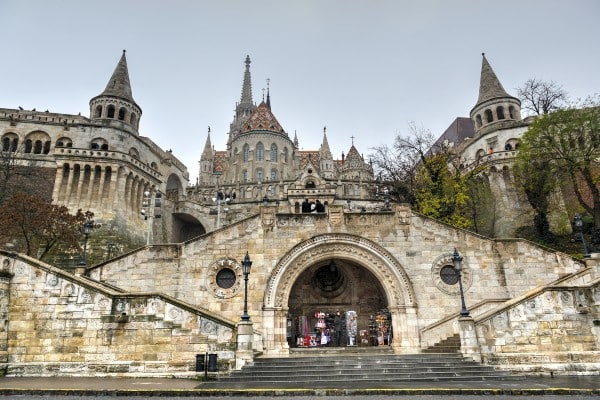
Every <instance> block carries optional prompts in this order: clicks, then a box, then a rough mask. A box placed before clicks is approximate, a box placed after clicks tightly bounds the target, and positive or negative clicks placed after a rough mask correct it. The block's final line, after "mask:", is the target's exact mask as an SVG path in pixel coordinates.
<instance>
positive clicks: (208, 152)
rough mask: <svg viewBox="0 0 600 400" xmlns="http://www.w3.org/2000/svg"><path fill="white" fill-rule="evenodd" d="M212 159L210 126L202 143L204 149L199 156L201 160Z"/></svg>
mask: <svg viewBox="0 0 600 400" xmlns="http://www.w3.org/2000/svg"><path fill="white" fill-rule="evenodd" d="M212 159H213V148H212V144H211V142H210V128H209V130H208V136H207V137H206V143H205V144H204V151H202V156H200V160H201V161H212Z"/></svg>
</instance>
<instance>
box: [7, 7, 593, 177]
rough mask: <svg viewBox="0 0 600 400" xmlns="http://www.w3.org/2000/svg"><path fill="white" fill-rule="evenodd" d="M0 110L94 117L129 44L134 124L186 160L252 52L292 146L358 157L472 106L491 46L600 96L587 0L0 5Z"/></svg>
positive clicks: (508, 84) (503, 74)
mask: <svg viewBox="0 0 600 400" xmlns="http://www.w3.org/2000/svg"><path fill="white" fill-rule="evenodd" d="M0 38H2V42H3V46H2V53H1V54H2V55H1V56H0V60H1V62H0V107H5V108H17V107H18V106H22V107H24V108H26V109H32V108H34V107H35V108H37V109H38V110H45V109H49V110H50V111H53V112H60V113H68V114H77V113H78V112H81V113H82V115H86V116H89V100H90V99H91V98H92V97H94V96H96V95H98V94H100V93H101V92H102V91H103V90H104V88H105V86H106V83H107V82H108V79H109V78H110V76H111V74H112V72H113V70H114V68H115V66H116V65H117V62H118V60H119V58H120V56H121V52H122V50H123V49H127V63H128V66H129V75H130V79H131V85H132V89H133V96H134V99H135V100H136V102H137V103H138V105H139V106H140V107H141V108H142V110H143V115H142V117H141V122H140V134H141V135H143V136H148V137H150V138H151V139H152V140H154V141H155V142H156V143H157V144H158V145H159V146H161V147H162V148H164V149H172V150H173V153H174V154H175V155H176V156H177V157H178V158H179V159H180V160H181V161H182V162H184V164H186V165H187V167H188V170H189V172H190V176H191V181H192V182H195V179H196V176H197V174H198V161H199V158H200V155H201V153H202V150H203V147H204V143H205V141H206V135H207V127H208V126H210V127H211V130H212V133H211V139H212V143H213V145H214V146H215V148H216V149H217V150H224V149H225V144H226V139H227V137H226V132H227V131H228V129H229V123H230V122H231V121H232V118H233V110H234V107H235V103H236V102H237V101H239V99H240V95H241V87H242V79H243V72H244V58H245V56H246V55H247V54H248V55H250V57H251V59H252V65H251V73H252V84H253V94H254V100H255V101H256V102H257V103H259V102H260V101H261V98H262V93H263V92H262V88H264V87H266V79H267V78H268V79H270V92H271V105H272V110H273V113H274V114H275V116H276V117H277V119H278V120H279V122H280V123H281V125H282V126H283V128H284V129H285V130H286V131H287V132H288V133H289V135H290V137H292V138H293V135H294V132H297V135H298V138H299V142H300V147H301V149H305V150H316V149H318V148H319V146H320V144H321V141H322V137H323V127H324V126H327V137H328V139H329V144H330V147H331V150H332V152H333V154H334V157H335V158H339V157H340V156H341V153H342V152H345V153H347V151H348V149H349V148H350V146H351V144H352V139H351V137H352V136H354V144H355V145H356V147H357V149H358V150H359V152H361V153H363V154H364V155H365V157H367V156H368V154H369V153H371V152H372V151H371V149H372V148H373V147H374V146H378V145H381V144H392V142H393V140H394V137H395V136H396V135H398V134H399V133H401V134H406V133H407V132H408V129H407V127H408V124H409V123H410V122H411V121H414V122H415V123H416V124H417V125H418V126H422V127H424V128H426V129H429V130H431V131H432V132H433V133H434V134H435V135H436V136H437V135H439V134H441V133H442V132H443V131H444V130H445V129H446V128H447V127H448V126H449V125H450V123H451V122H452V121H453V120H454V119H455V118H456V117H458V116H464V117H468V116H469V111H470V110H471V108H472V107H473V106H474V105H475V101H476V100H477V96H478V90H479V74H480V69H481V53H482V52H485V53H486V57H487V58H488V60H489V62H490V64H491V66H492V68H493V69H494V70H495V72H496V74H497V75H498V77H499V79H500V81H501V82H502V84H503V85H504V88H505V89H506V90H507V91H508V92H509V93H510V94H513V95H516V90H515V89H516V88H517V87H519V86H521V85H522V84H523V83H524V82H525V81H526V80H527V79H529V78H533V77H536V78H539V79H543V80H548V81H555V82H556V83H558V84H560V85H562V87H563V88H564V89H565V90H566V91H567V92H568V93H569V94H570V96H571V97H573V98H578V97H586V96H588V95H591V94H595V93H598V92H600V73H599V71H600V1H597V0H569V1H566V0H562V1H555V0H536V1H527V0H504V1H484V0H454V1H450V0H439V1H433V0H418V1H402V0H364V1H358V0H297V1H292V0H290V1H284V0H273V1H267V0H244V1H226V0H222V1H218V0H206V1H205V0H196V1H192V0H189V1H183V0H169V1H156V0H138V1H133V0H131V1H127V0H118V1H113V0H102V1H92V0H89V1H83V0H62V1H61V0H38V1H33V0H19V1H15V0H0Z"/></svg>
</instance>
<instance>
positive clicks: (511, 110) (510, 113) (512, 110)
mask: <svg viewBox="0 0 600 400" xmlns="http://www.w3.org/2000/svg"><path fill="white" fill-rule="evenodd" d="M508 117H509V118H510V119H517V116H516V115H515V108H514V107H513V106H510V107H508Z"/></svg>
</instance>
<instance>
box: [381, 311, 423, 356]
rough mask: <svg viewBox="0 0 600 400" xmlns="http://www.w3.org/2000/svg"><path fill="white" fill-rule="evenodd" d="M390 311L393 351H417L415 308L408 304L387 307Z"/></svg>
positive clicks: (417, 338) (417, 328) (417, 325)
mask: <svg viewBox="0 0 600 400" xmlns="http://www.w3.org/2000/svg"><path fill="white" fill-rule="evenodd" d="M389 310H390V311H391V313H392V328H393V334H394V337H393V339H392V348H393V349H394V352H395V353H418V352H419V351H420V345H419V323H418V320H417V310H416V309H415V308H414V307H410V306H397V307H389Z"/></svg>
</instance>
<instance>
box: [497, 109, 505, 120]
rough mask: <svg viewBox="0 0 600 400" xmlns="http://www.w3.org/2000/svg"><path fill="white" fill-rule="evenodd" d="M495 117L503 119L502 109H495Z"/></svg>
mask: <svg viewBox="0 0 600 400" xmlns="http://www.w3.org/2000/svg"><path fill="white" fill-rule="evenodd" d="M496 115H497V116H498V119H504V107H502V106H498V107H497V108H496Z"/></svg>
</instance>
